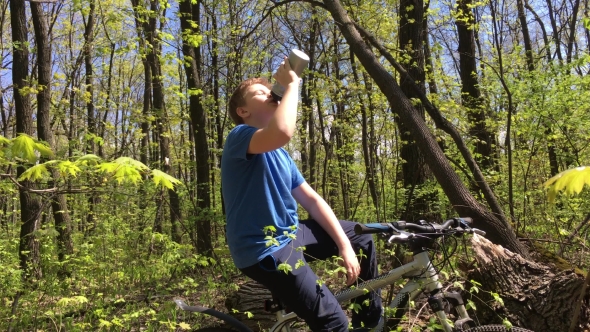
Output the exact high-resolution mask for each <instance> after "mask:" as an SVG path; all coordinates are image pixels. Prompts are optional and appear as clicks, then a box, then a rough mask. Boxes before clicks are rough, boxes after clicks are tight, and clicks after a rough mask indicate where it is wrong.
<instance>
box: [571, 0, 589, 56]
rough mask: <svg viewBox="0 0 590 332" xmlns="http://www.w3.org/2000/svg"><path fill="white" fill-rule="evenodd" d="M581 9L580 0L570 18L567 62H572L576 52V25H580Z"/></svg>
mask: <svg viewBox="0 0 590 332" xmlns="http://www.w3.org/2000/svg"><path fill="white" fill-rule="evenodd" d="M579 9H580V0H574V6H573V8H572V14H571V15H570V17H569V19H568V20H569V28H570V31H569V36H568V40H567V53H566V62H567V63H571V62H572V53H573V50H574V41H575V40H576V23H578V11H579ZM584 30H586V29H584Z"/></svg>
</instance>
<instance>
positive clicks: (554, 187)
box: [544, 166, 590, 202]
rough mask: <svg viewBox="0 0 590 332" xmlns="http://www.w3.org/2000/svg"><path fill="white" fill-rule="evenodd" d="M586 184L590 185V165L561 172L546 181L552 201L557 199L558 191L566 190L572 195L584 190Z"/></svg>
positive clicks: (567, 193) (548, 194) (548, 195)
mask: <svg viewBox="0 0 590 332" xmlns="http://www.w3.org/2000/svg"><path fill="white" fill-rule="evenodd" d="M585 185H590V167H587V166H580V167H576V168H573V169H569V170H567V171H564V172H561V173H559V174H557V175H556V176H554V177H552V178H551V179H549V180H547V182H545V183H544V186H545V188H547V189H548V190H547V197H548V199H549V201H550V202H554V201H555V197H556V196H557V193H559V192H560V191H561V190H565V193H566V195H568V196H572V195H575V194H578V193H580V192H581V191H582V189H583V188H584V186H585Z"/></svg>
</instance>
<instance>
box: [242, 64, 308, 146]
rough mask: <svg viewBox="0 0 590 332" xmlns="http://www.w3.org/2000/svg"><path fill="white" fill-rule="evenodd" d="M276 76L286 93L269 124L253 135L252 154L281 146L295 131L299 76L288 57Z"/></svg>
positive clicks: (287, 141)
mask: <svg viewBox="0 0 590 332" xmlns="http://www.w3.org/2000/svg"><path fill="white" fill-rule="evenodd" d="M274 78H275V79H276V80H277V81H278V82H279V83H280V84H281V85H282V86H284V87H285V93H284V95H283V99H282V100H281V103H280V104H279V106H278V107H277V110H276V111H275V114H274V116H273V117H272V119H271V120H270V122H269V124H268V126H266V127H264V128H261V129H258V130H257V131H256V132H255V133H254V135H253V136H252V139H251V140H250V145H249V146H248V153H250V154H260V153H265V152H268V151H273V150H276V149H278V148H281V147H283V146H285V145H286V144H287V143H289V141H290V140H291V137H293V133H294V132H295V122H296V120H297V103H298V98H299V96H298V95H299V77H298V76H297V74H296V73H295V72H294V71H293V70H292V69H291V66H290V65H289V61H288V60H287V58H285V60H284V61H283V63H282V64H281V66H280V67H279V69H278V70H277V72H276V73H275V74H274Z"/></svg>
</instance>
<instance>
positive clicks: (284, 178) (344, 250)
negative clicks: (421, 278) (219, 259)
mask: <svg viewBox="0 0 590 332" xmlns="http://www.w3.org/2000/svg"><path fill="white" fill-rule="evenodd" d="M274 78H275V79H276V81H277V82H278V83H279V84H281V85H282V86H283V87H285V92H284V95H283V99H282V101H281V102H280V103H278V102H276V101H274V100H273V99H272V97H271V95H270V89H269V86H268V82H267V81H266V80H265V79H260V78H255V79H249V80H246V81H244V82H242V83H241V84H240V86H239V87H238V88H237V89H236V91H235V92H234V94H233V95H232V97H231V99H230V103H229V113H230V116H231V117H232V119H233V120H234V122H235V123H236V124H237V126H236V127H235V128H234V129H233V130H232V131H231V132H230V133H229V135H228V137H227V139H226V142H225V146H224V149H223V158H222V164H221V176H222V183H223V185H222V191H223V198H224V201H225V206H226V214H227V241H228V244H229V249H230V253H231V255H232V258H233V260H234V263H235V264H236V266H237V267H238V268H239V269H240V270H241V271H242V272H243V273H244V274H245V275H247V276H248V277H250V278H252V279H254V280H256V281H257V282H259V283H261V284H262V285H264V286H265V287H267V288H268V289H269V290H270V291H271V292H272V293H273V294H274V295H275V296H276V297H278V298H279V299H280V300H281V301H282V302H283V303H284V304H286V305H287V306H288V307H289V308H290V309H291V310H293V311H294V312H295V313H296V314H297V315H298V316H299V317H301V318H302V319H304V320H305V322H306V323H307V324H308V325H309V327H310V329H311V330H312V331H334V332H340V331H348V319H347V317H346V315H345V314H344V312H343V311H342V309H341V307H340V305H339V304H338V302H337V301H336V299H335V297H334V295H333V294H332V293H331V292H330V291H329V290H328V289H327V287H326V286H325V285H323V284H322V285H319V283H318V282H317V279H318V278H317V276H316V275H315V273H314V272H313V271H312V270H311V269H310V268H309V266H308V265H307V264H305V265H303V266H300V265H301V263H302V262H306V261H311V260H313V259H327V258H330V257H332V256H335V255H339V256H340V257H342V265H343V266H344V268H345V269H346V272H347V285H349V286H350V285H352V284H353V283H354V282H355V281H356V279H357V278H360V279H361V280H366V279H369V278H373V277H375V276H377V263H376V260H375V248H374V245H373V240H372V237H371V235H356V234H354V225H355V223H353V222H349V221H339V220H338V219H336V216H335V215H334V212H333V211H332V209H331V208H330V207H329V206H328V204H327V203H326V202H325V201H324V199H322V198H321V197H320V196H319V195H318V194H317V193H316V192H315V191H314V190H313V189H312V188H311V187H310V186H309V185H308V184H307V183H306V182H305V180H304V179H303V177H302V176H301V173H300V172H299V170H298V169H297V167H296V166H295V164H294V162H293V160H292V159H291V157H290V156H289V154H288V153H287V151H285V150H284V149H283V148H282V147H283V146H285V145H286V144H287V143H288V142H289V140H290V139H291V137H292V136H293V133H294V131H295V122H296V114H297V103H298V89H299V77H297V74H296V73H295V72H294V71H292V70H291V67H290V65H289V61H288V60H287V59H286V58H285V61H284V62H283V63H281V66H280V67H279V69H278V70H277V72H276V73H275V75H274ZM297 203H299V204H301V206H302V207H303V208H304V209H305V210H307V211H308V212H309V214H310V216H311V217H312V218H313V220H301V221H299V220H298V216H297ZM267 226H273V227H274V228H270V229H271V230H272V231H271V230H269V228H266V227H267ZM265 228H266V229H265ZM265 230H266V232H265ZM267 235H271V236H272V237H273V240H272V241H271V244H270V246H268V245H267V242H269V241H268V239H265V237H266V236H267ZM301 247H305V250H304V251H303V252H302V250H297V249H298V248H301ZM353 247H354V249H353ZM361 249H362V252H363V254H364V255H366V256H365V257H362V258H361V262H360V264H359V260H358V259H357V256H356V253H355V250H356V252H357V253H358V252H359V251H360V250H361ZM298 262H299V264H297V263H298ZM282 263H286V264H289V265H290V266H291V268H292V270H291V271H290V272H288V273H285V272H284V271H282V270H278V268H277V267H278V265H279V264H282ZM367 298H368V299H369V306H366V305H362V303H363V301H364V300H365V299H367ZM357 303H359V304H361V307H362V309H361V310H360V311H359V312H358V313H353V318H352V323H353V327H360V326H365V327H372V326H376V325H377V323H378V322H379V320H380V315H381V298H380V294H379V292H370V293H369V294H367V295H366V296H364V297H361V298H359V299H357ZM367 330H368V329H367Z"/></svg>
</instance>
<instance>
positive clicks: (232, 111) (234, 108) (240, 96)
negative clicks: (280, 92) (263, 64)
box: [228, 77, 271, 125]
mask: <svg viewBox="0 0 590 332" xmlns="http://www.w3.org/2000/svg"><path fill="white" fill-rule="evenodd" d="M254 84H262V85H264V86H266V87H267V88H269V89H270V88H271V85H270V83H269V82H268V80H267V79H266V78H264V77H253V78H249V79H247V80H245V81H243V82H242V83H240V85H238V87H237V88H236V90H235V91H234V93H233V94H232V95H231V98H230V99H229V109H228V112H229V116H230V117H231V119H232V120H233V121H234V123H235V124H236V125H239V124H243V123H244V119H242V117H241V116H239V115H238V107H242V106H244V105H246V100H245V99H244V95H245V93H246V89H248V87H250V86H251V85H254Z"/></svg>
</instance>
